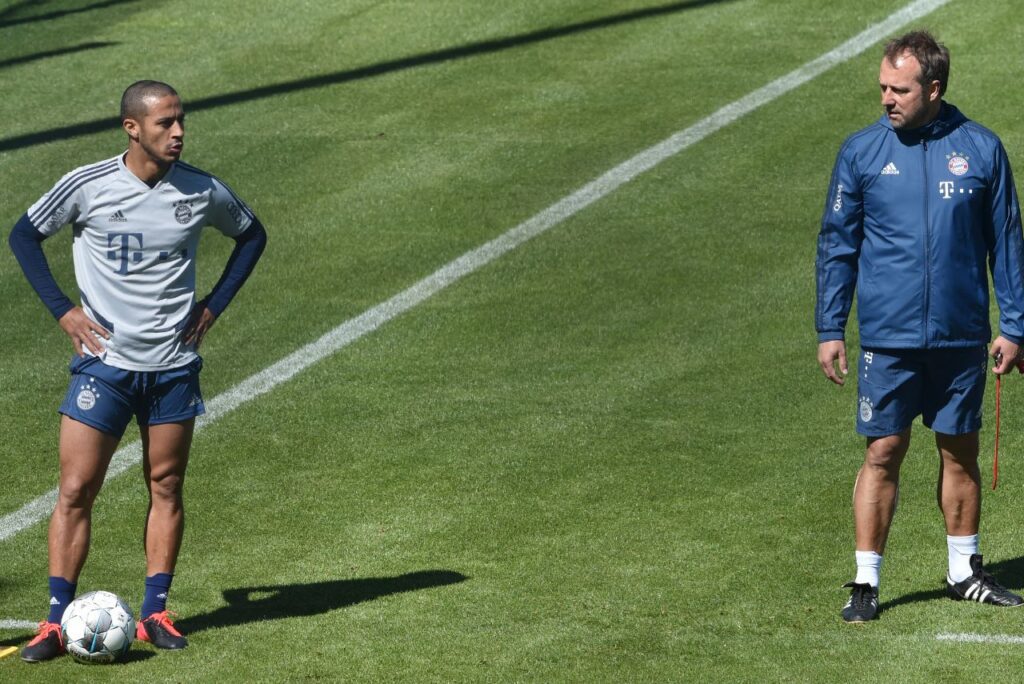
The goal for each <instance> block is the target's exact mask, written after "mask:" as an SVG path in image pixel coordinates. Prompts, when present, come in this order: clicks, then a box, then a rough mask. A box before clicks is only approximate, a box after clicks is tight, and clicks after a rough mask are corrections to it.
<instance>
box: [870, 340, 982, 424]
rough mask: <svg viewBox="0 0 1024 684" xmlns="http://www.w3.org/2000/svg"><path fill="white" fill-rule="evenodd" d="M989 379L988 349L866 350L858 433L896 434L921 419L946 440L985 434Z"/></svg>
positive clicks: (977, 347) (979, 346) (980, 346)
mask: <svg viewBox="0 0 1024 684" xmlns="http://www.w3.org/2000/svg"><path fill="white" fill-rule="evenodd" d="M987 376H988V352H987V351H986V349H985V346H984V345H978V346H976V347H965V348H958V349H864V350H862V351H861V355H860V361H859V363H858V369H857V397H858V398H857V432H859V433H860V434H862V435H865V436H867V437H885V436H887V435H895V434H897V433H899V432H902V431H903V430H905V429H907V428H908V427H910V424H911V423H913V422H914V418H916V417H917V416H921V417H922V421H923V422H924V424H925V426H926V427H928V428H930V429H932V430H934V431H935V432H940V433H942V434H946V435H963V434H967V433H970V432H976V431H977V430H980V429H981V407H982V400H983V399H984V396H985V379H986V377H987Z"/></svg>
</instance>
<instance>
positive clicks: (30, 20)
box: [0, 0, 139, 29]
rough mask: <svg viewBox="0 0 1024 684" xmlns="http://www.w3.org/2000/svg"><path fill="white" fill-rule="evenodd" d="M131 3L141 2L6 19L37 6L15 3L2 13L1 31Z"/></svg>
mask: <svg viewBox="0 0 1024 684" xmlns="http://www.w3.org/2000/svg"><path fill="white" fill-rule="evenodd" d="M130 2H139V0H102V1H101V2H94V3H92V4H90V5H85V6H82V7H68V8H65V9H59V10H53V11H52V12H46V13H45V14H36V15H33V16H29V17H17V18H10V19H8V18H6V17H9V16H10V15H11V14H14V13H16V12H18V11H21V10H22V9H24V8H26V7H31V6H33V5H35V4H42V3H32V2H19V3H15V4H14V5H13V6H12V7H9V8H8V9H7V10H6V11H4V12H3V13H0V29H2V28H7V27H8V26H19V25H22V24H34V23H37V22H40V21H52V20H54V19H60V18H61V17H66V16H68V15H69V14H81V13H82V12H92V11H93V10H100V9H106V8H108V7H115V6H117V5H124V4H126V3H130Z"/></svg>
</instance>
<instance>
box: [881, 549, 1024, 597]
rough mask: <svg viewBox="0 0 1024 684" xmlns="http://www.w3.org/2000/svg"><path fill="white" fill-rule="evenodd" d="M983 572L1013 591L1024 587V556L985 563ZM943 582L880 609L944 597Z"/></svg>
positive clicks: (907, 595) (906, 595)
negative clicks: (936, 586) (933, 587)
mask: <svg viewBox="0 0 1024 684" xmlns="http://www.w3.org/2000/svg"><path fill="white" fill-rule="evenodd" d="M985 572H987V573H989V574H990V575H993V576H994V577H995V578H996V579H997V580H998V581H999V583H1000V584H1002V585H1003V586H1004V587H1006V588H1007V589H1012V590H1014V591H1020V590H1021V589H1024V556H1018V557H1017V558H1010V559H1007V560H1003V561H997V562H995V563H986V564H985ZM943 582H944V580H942V581H940V582H939V583H938V585H939V588H936V589H931V590H926V591H915V592H913V593H910V594H904V595H903V596H898V597H896V598H894V599H893V600H891V601H886V602H884V603H882V604H881V606H880V608H881V609H882V610H887V609H889V608H895V607H896V606H902V605H907V604H909V603H918V602H920V601H936V600H939V599H945V598H946V588H945V586H944V584H943Z"/></svg>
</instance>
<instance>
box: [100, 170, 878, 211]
mask: <svg viewBox="0 0 1024 684" xmlns="http://www.w3.org/2000/svg"><path fill="white" fill-rule="evenodd" d="M883 173H885V172H884V171H883ZM110 220H111V221H113V222H115V223H124V222H125V221H127V220H128V219H126V218H125V217H124V213H122V211H121V210H120V209H118V210H117V211H115V212H114V213H113V214H111V215H110Z"/></svg>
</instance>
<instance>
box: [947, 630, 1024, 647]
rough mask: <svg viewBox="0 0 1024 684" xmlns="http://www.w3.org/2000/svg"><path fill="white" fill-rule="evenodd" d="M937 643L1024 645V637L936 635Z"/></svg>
mask: <svg viewBox="0 0 1024 684" xmlns="http://www.w3.org/2000/svg"><path fill="white" fill-rule="evenodd" d="M935 638H936V639H938V640H939V641H954V642H957V643H961V644H1024V636H1014V635H1012V634H972V633H970V632H965V633H963V634H936V635H935Z"/></svg>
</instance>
